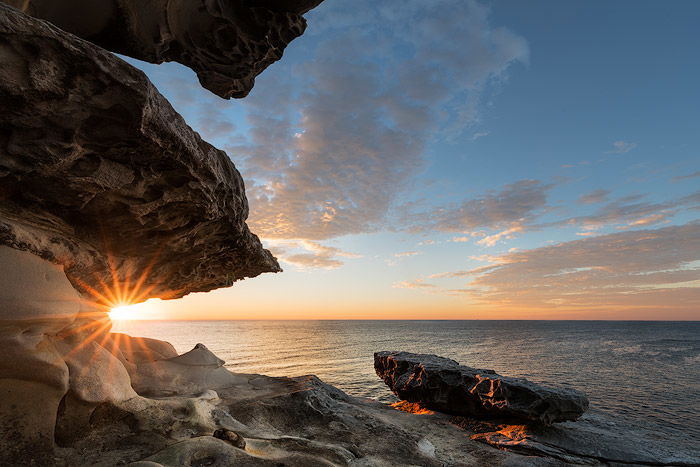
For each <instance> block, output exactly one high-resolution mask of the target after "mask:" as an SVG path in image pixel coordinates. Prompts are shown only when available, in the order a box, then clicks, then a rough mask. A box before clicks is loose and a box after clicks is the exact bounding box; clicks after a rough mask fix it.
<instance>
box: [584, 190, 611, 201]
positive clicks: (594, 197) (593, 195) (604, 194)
mask: <svg viewBox="0 0 700 467" xmlns="http://www.w3.org/2000/svg"><path fill="white" fill-rule="evenodd" d="M609 194H610V191H609V190H593V191H591V192H590V193H586V194H584V195H581V196H580V197H579V199H578V202H579V203H580V204H596V203H602V202H603V201H605V200H607V199H608V195H609Z"/></svg>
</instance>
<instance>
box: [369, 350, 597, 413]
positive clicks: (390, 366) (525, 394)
mask: <svg viewBox="0 0 700 467" xmlns="http://www.w3.org/2000/svg"><path fill="white" fill-rule="evenodd" d="M374 369H375V371H376V372H377V375H378V376H379V377H380V378H382V379H383V380H384V383H386V385H387V386H389V388H390V389H391V390H392V391H393V392H394V394H396V395H397V396H398V397H400V398H401V399H404V400H407V401H409V402H417V403H420V404H421V405H423V406H425V407H427V408H429V409H433V410H438V411H441V412H445V413H450V414H455V415H465V416H471V417H477V418H505V419H519V420H525V421H534V422H540V423H543V424H545V425H549V424H552V423H554V422H564V421H567V420H576V419H577V418H579V417H580V416H581V415H583V413H584V412H585V411H586V410H587V409H588V399H587V398H586V396H585V395H584V394H583V393H581V392H579V391H576V390H574V389H569V388H549V387H544V386H541V385H539V384H535V383H532V382H530V381H528V380H526V379H523V378H510V377H506V376H500V375H498V374H496V373H495V372H494V371H493V370H484V369H477V368H471V367H468V366H463V365H460V364H459V363H457V362H456V361H454V360H450V359H449V358H444V357H438V356H436V355H426V354H414V353H409V352H391V351H384V352H377V353H375V354H374Z"/></svg>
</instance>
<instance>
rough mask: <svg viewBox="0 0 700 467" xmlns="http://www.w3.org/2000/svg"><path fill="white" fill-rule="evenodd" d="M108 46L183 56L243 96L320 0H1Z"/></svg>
mask: <svg viewBox="0 0 700 467" xmlns="http://www.w3.org/2000/svg"><path fill="white" fill-rule="evenodd" d="M2 1H4V2H5V3H8V4H10V5H12V6H14V7H16V8H20V9H22V10H23V11H24V12H25V13H27V14H30V15H33V16H36V17H38V18H41V19H45V20H48V21H50V22H52V23H53V24H55V25H57V26H59V27H60V28H62V29H64V30H66V31H68V32H70V33H73V34H75V35H77V36H79V37H82V38H84V39H87V40H89V41H91V42H93V43H95V44H97V45H100V46H102V47H104V48H105V49H107V50H111V51H113V52H117V53H120V54H123V55H128V56H131V57H134V58H138V59H139V60H144V61H147V62H151V63H162V62H171V61H175V62H180V63H182V64H183V65H185V66H188V67H190V68H192V69H193V70H194V71H195V72H196V73H197V76H198V77H199V81H200V83H201V84H202V86H204V87H205V88H207V89H209V90H210V91H212V92H214V93H216V94H218V95H219V96H221V97H224V98H230V97H244V96H246V95H247V94H248V92H250V90H251V89H252V88H253V84H254V83H255V77H256V76H257V75H258V74H260V73H261V72H262V71H263V70H264V69H265V68H267V67H268V66H269V65H270V64H272V63H273V62H275V61H277V60H279V59H280V58H282V53H283V51H284V49H285V47H286V46H287V44H289V43H290V42H291V41H292V40H294V39H295V38H297V37H299V36H300V35H301V34H302V33H303V32H304V29H306V21H305V20H304V18H303V17H302V16H301V15H303V14H304V13H306V12H307V11H309V10H310V9H311V8H314V7H315V6H317V5H318V4H319V3H321V1H322V0H207V1H203V0H148V1H145V0H61V1H60V2H57V1H56V0H2Z"/></svg>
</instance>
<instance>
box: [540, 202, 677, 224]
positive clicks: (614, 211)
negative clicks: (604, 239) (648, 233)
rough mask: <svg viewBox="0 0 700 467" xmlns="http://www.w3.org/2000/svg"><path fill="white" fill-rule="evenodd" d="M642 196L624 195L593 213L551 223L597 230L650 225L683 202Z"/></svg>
mask: <svg viewBox="0 0 700 467" xmlns="http://www.w3.org/2000/svg"><path fill="white" fill-rule="evenodd" d="M643 198H644V197H643V196H641V195H631V196H625V197H622V198H619V199H616V200H614V201H611V202H609V203H607V204H605V205H603V206H601V207H600V208H598V209H597V210H596V211H595V212H594V213H593V214H589V215H585V216H578V217H573V218H569V219H566V220H563V221H559V222H557V223H555V224H551V225H581V226H582V227H583V228H584V229H586V230H597V229H600V228H602V227H604V226H606V225H619V224H624V225H626V226H634V225H651V224H656V223H660V222H665V221H666V220H668V219H670V218H671V217H672V216H673V215H674V214H675V213H676V212H677V209H678V208H679V207H680V206H682V205H683V204H685V201H682V200H671V201H664V202H660V203H648V202H645V201H642V199H643Z"/></svg>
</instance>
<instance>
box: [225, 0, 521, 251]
mask: <svg viewBox="0 0 700 467" xmlns="http://www.w3.org/2000/svg"><path fill="white" fill-rule="evenodd" d="M314 15H316V16H314ZM309 22H310V24H312V25H316V26H315V27H316V29H315V31H316V32H315V33H314V32H313V29H314V28H310V31H309V33H310V34H311V36H310V37H314V38H315V39H317V40H318V41H319V44H318V46H317V47H316V49H315V52H314V53H312V56H311V57H310V59H309V60H308V61H307V62H306V63H304V64H302V65H301V66H298V67H297V68H296V69H295V70H293V73H295V74H294V76H295V77H296V79H292V80H290V79H288V78H289V77H288V76H282V75H274V73H273V72H274V71H275V70H280V66H278V67H276V68H275V70H268V71H267V72H266V74H264V75H263V76H261V77H260V79H259V80H258V83H257V85H256V91H257V92H254V93H253V94H252V95H251V96H250V97H249V98H248V99H247V100H246V102H245V103H244V106H245V109H246V111H247V113H248V121H249V125H250V130H249V135H250V137H249V138H248V139H247V140H246V141H244V142H240V141H234V142H232V144H231V145H230V146H229V147H228V148H227V149H228V150H229V152H230V153H231V154H232V155H234V156H238V157H240V156H243V157H245V161H244V163H243V164H242V172H243V174H244V176H245V177H246V178H247V179H248V180H251V181H250V182H249V183H248V186H249V187H248V194H249V198H250V205H251V217H250V221H249V222H250V224H251V228H252V229H253V231H255V232H259V233H260V234H262V235H263V236H265V237H268V238H273V237H274V238H306V239H313V240H322V239H328V238H333V237H337V236H341V235H346V234H353V233H361V232H371V231H374V230H376V229H378V228H382V227H384V223H385V220H386V215H387V212H388V211H389V208H390V207H391V205H392V203H393V202H394V200H395V199H396V196H397V195H398V193H400V191H401V190H402V187H405V186H406V185H407V181H408V180H409V179H411V178H412V177H413V176H415V175H416V174H417V173H418V172H419V171H420V170H421V168H422V165H423V150H424V147H425V144H426V143H427V141H428V140H430V139H431V138H435V135H436V134H437V133H438V132H437V129H438V128H441V129H447V130H445V131H444V132H443V134H442V136H445V137H446V136H447V133H449V132H455V131H456V132H461V131H462V130H463V129H465V128H467V127H468V126H469V125H471V124H473V123H474V122H475V121H477V120H478V118H479V111H480V107H481V104H480V102H481V99H482V97H483V96H484V93H485V92H487V89H488V87H489V85H490V84H494V83H496V84H498V83H501V82H503V79H504V77H505V76H506V73H507V70H508V68H510V67H511V66H512V65H513V64H514V63H517V62H526V61H527V60H528V53H529V50H528V45H527V43H526V41H525V40H524V39H523V38H522V37H520V36H518V35H516V34H514V33H512V32H511V31H509V30H508V29H506V28H503V27H494V26H492V25H491V24H490V21H489V9H488V7H487V6H485V5H482V4H480V3H478V2H476V1H471V0H469V1H456V0H439V1H435V2H428V3H426V2H408V3H402V6H401V8H398V9H397V8H393V7H389V6H388V5H385V4H384V3H383V2H374V1H369V0H367V1H363V2H351V3H347V2H338V3H335V4H329V5H328V6H326V7H324V8H319V9H318V12H316V10H314V11H313V12H311V13H310V15H309ZM406 24H411V25H412V26H411V28H410V29H407V28H406V27H405V25H406ZM329 32H332V34H330V33H329ZM327 33H328V34H327ZM397 47H398V48H401V50H402V52H401V53H395V49H396V48H397ZM438 70H439V71H438ZM275 76H276V77H275ZM389 77H395V78H394V79H390V78H389ZM438 137H441V136H440V135H438Z"/></svg>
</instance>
